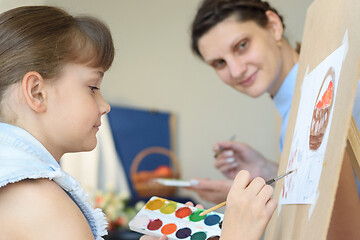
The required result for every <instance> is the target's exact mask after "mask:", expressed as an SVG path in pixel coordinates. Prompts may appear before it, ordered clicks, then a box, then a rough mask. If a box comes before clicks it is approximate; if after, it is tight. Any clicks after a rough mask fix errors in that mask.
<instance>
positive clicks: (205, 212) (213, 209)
mask: <svg viewBox="0 0 360 240" xmlns="http://www.w3.org/2000/svg"><path fill="white" fill-rule="evenodd" d="M225 205H226V201H224V202H222V203H220V204H218V205H216V206H214V207H212V208H209V209H208V210H205V211H203V212H202V213H200V214H199V216H204V215H206V214H208V213H210V212H212V211H215V210H217V209H219V208H221V207H223V206H225Z"/></svg>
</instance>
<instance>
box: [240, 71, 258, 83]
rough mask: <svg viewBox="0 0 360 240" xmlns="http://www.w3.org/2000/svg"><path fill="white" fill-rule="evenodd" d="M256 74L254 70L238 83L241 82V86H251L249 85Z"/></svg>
mask: <svg viewBox="0 0 360 240" xmlns="http://www.w3.org/2000/svg"><path fill="white" fill-rule="evenodd" d="M256 74H257V72H255V73H254V74H252V75H251V76H250V77H248V78H246V79H245V81H242V82H241V83H240V84H241V85H242V86H243V87H249V86H251V85H252V84H253V83H254V81H255V78H256Z"/></svg>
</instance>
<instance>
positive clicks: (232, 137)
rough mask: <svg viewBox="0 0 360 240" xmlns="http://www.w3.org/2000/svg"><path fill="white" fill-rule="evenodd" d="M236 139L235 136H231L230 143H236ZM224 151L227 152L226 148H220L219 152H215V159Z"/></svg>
mask: <svg viewBox="0 0 360 240" xmlns="http://www.w3.org/2000/svg"><path fill="white" fill-rule="evenodd" d="M235 138H236V135H235V134H234V135H232V136H231V138H229V141H234V140H235ZM224 150H225V148H223V147H220V148H219V150H217V151H216V152H215V155H214V158H217V156H219V154H220V153H222V152H223V151H224Z"/></svg>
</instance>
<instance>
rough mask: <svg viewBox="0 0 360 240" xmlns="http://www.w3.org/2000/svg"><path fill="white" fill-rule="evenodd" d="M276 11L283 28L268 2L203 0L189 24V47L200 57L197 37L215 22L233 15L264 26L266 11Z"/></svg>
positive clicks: (254, 0) (256, 0) (241, 20)
mask: <svg viewBox="0 0 360 240" xmlns="http://www.w3.org/2000/svg"><path fill="white" fill-rule="evenodd" d="M269 10H270V11H273V12H274V13H276V14H277V15H278V16H279V18H280V20H281V22H282V24H283V27H284V28H285V25H284V22H283V18H282V16H281V15H279V14H278V12H277V10H276V9H274V8H273V7H271V6H270V4H269V3H268V2H265V1H262V0H204V1H203V2H202V3H201V4H200V7H199V9H198V11H197V13H196V16H195V19H194V21H193V23H192V26H191V48H192V50H193V52H194V53H195V54H196V55H198V56H199V57H200V58H202V56H201V53H200V51H199V48H198V42H199V39H200V38H201V37H202V36H203V35H204V34H205V33H207V32H208V31H209V30H210V29H211V28H213V27H214V26H215V25H216V24H218V23H220V22H222V21H223V20H224V19H226V18H228V17H230V16H232V15H235V16H236V17H237V19H238V21H239V22H245V21H250V20H251V21H255V22H256V23H257V24H258V25H259V26H261V27H265V26H266V24H267V22H268V19H267V16H266V14H265V13H266V11H269Z"/></svg>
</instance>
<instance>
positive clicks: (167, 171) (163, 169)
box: [154, 165, 172, 178]
mask: <svg viewBox="0 0 360 240" xmlns="http://www.w3.org/2000/svg"><path fill="white" fill-rule="evenodd" d="M154 174H155V175H156V177H159V178H169V177H171V176H172V170H171V168H170V167H169V166H165V165H161V166H159V167H157V168H156V169H155V170H154Z"/></svg>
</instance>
